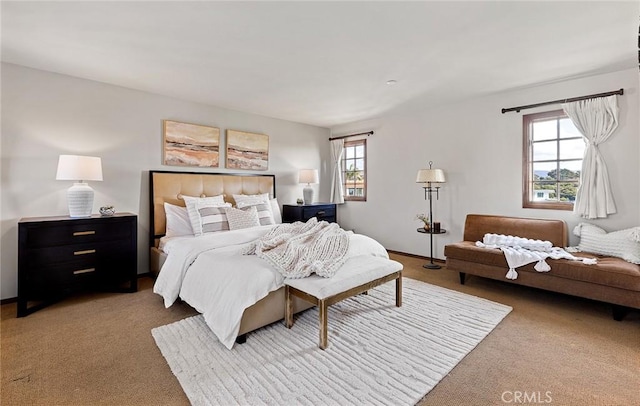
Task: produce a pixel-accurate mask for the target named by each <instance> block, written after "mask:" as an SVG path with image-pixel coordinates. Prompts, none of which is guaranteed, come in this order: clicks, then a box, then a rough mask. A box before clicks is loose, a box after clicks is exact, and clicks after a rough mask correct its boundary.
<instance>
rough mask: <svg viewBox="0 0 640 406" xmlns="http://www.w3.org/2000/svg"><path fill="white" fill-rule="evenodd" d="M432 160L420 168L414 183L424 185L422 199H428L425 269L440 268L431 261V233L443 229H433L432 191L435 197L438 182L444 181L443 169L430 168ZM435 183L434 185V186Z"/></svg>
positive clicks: (439, 232)
mask: <svg viewBox="0 0 640 406" xmlns="http://www.w3.org/2000/svg"><path fill="white" fill-rule="evenodd" d="M432 165H433V161H429V169H420V170H419V171H418V176H417V177H416V183H423V184H424V186H423V187H422V188H423V189H424V199H425V200H427V199H428V200H429V231H428V233H429V239H430V247H431V251H430V260H429V263H428V264H425V265H423V266H424V267H425V268H427V269H440V268H442V267H441V266H440V265H438V264H435V263H433V234H434V233H436V234H441V233H443V232H444V230H440V229H438V230H437V231H435V230H434V229H433V193H434V192H435V194H436V199H438V197H439V192H438V190H439V189H440V186H439V184H440V183H444V182H445V178H444V171H443V170H442V169H432V168H431V166H432ZM434 184H435V186H434Z"/></svg>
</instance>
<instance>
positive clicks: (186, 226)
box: [164, 202, 193, 237]
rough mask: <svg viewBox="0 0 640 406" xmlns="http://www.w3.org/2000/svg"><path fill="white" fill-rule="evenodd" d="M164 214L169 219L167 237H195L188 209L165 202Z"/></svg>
mask: <svg viewBox="0 0 640 406" xmlns="http://www.w3.org/2000/svg"><path fill="white" fill-rule="evenodd" d="M164 213H165V218H166V219H167V230H166V232H165V235H166V236H167V237H179V236H181V235H193V227H191V222H190V221H189V215H188V214H187V208H186V207H182V206H176V205H175V204H170V203H166V202H165V203H164Z"/></svg>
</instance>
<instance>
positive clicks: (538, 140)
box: [522, 110, 586, 210]
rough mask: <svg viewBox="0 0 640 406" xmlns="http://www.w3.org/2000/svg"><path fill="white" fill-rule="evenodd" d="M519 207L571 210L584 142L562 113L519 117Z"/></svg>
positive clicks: (555, 112) (558, 111)
mask: <svg viewBox="0 0 640 406" xmlns="http://www.w3.org/2000/svg"><path fill="white" fill-rule="evenodd" d="M523 127H524V132H523V133H524V140H523V145H524V154H523V157H524V159H523V166H524V168H523V171H522V172H523V193H522V207H525V208H536V209H556V210H573V203H574V202H575V200H576V192H577V190H578V186H579V184H580V172H581V170H582V158H583V156H584V150H585V147H586V145H585V142H584V139H583V137H582V134H580V132H579V131H578V129H577V128H576V127H575V126H574V125H573V123H572V122H571V119H569V117H567V115H566V114H565V113H564V111H562V110H556V111H550V112H546V113H537V114H528V115H525V116H523Z"/></svg>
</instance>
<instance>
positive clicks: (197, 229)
mask: <svg viewBox="0 0 640 406" xmlns="http://www.w3.org/2000/svg"><path fill="white" fill-rule="evenodd" d="M182 198H183V199H184V202H185V203H186V206H187V214H189V221H190V222H191V227H192V228H193V234H194V235H196V236H198V235H202V227H201V224H200V214H199V213H198V209H197V208H196V204H197V203H198V204H200V207H203V206H204V205H208V206H211V207H220V206H224V205H226V203H225V201H224V196H222V195H218V196H210V197H193V196H182Z"/></svg>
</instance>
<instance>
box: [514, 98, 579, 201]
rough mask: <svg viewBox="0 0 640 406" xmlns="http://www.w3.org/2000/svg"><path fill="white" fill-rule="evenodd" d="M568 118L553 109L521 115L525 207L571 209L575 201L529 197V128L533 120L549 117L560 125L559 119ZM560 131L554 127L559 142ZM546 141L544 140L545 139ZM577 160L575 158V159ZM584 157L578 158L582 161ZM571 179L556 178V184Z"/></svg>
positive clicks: (532, 174) (562, 111)
mask: <svg viewBox="0 0 640 406" xmlns="http://www.w3.org/2000/svg"><path fill="white" fill-rule="evenodd" d="M563 118H569V116H567V114H566V113H565V112H564V110H553V111H546V112H541V113H533V114H525V115H523V116H522V132H523V142H522V145H523V155H522V207H523V208H525V209H548V210H567V211H570V210H573V207H574V205H575V201H569V202H561V201H553V202H539V201H538V202H536V201H533V200H532V199H531V197H532V196H533V191H532V190H531V185H533V183H534V181H533V179H534V178H533V177H534V172H533V162H534V161H533V142H534V141H533V134H532V133H531V130H532V129H533V123H534V122H535V121H549V120H550V119H554V120H555V121H556V123H557V126H559V125H560V119H563ZM545 119H547V120H545ZM560 139H561V138H560V132H559V128H558V127H556V140H557V142H558V143H559V140H560ZM567 139H571V138H563V139H562V140H567ZM545 141H546V140H545ZM576 160H577V159H576ZM583 160H584V157H583V158H582V159H580V161H583ZM561 161H562V160H561V158H560V154H559V151H558V155H557V156H556V163H558V165H557V167H558V168H560V165H559V162H561ZM557 177H558V178H560V171H559V170H558V174H557ZM569 182H573V181H566V180H565V181H562V180H561V179H556V181H555V184H556V186H557V185H558V184H559V183H569ZM577 187H580V179H578V181H577ZM556 192H557V193H558V192H559V189H556Z"/></svg>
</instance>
